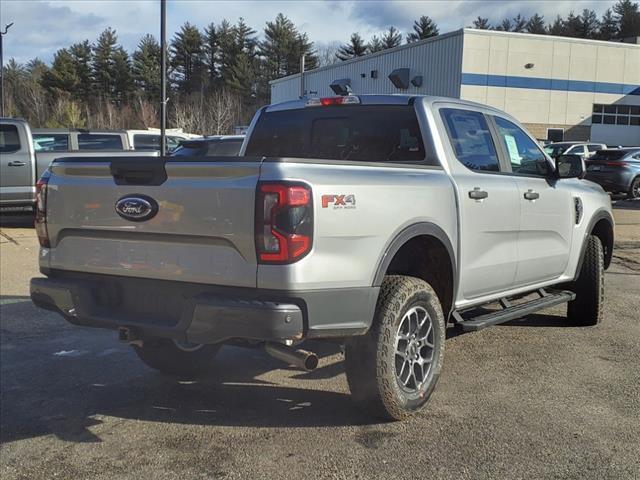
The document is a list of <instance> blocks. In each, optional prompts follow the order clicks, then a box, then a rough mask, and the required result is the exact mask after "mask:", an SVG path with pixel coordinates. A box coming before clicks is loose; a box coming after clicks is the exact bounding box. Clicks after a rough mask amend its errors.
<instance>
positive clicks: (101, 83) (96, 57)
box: [92, 28, 118, 100]
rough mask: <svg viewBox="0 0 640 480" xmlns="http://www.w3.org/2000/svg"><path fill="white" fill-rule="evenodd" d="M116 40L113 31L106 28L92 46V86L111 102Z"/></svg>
mask: <svg viewBox="0 0 640 480" xmlns="http://www.w3.org/2000/svg"><path fill="white" fill-rule="evenodd" d="M117 42H118V38H117V36H116V32H115V30H112V29H111V28H107V29H106V30H104V31H103V32H102V33H101V34H100V36H99V37H98V41H97V42H96V44H95V45H94V46H93V67H92V71H93V84H94V88H95V91H96V92H97V93H98V95H100V96H102V97H104V98H106V99H107V100H111V99H112V98H113V91H114V88H113V81H114V77H115V73H114V61H113V54H114V51H115V50H116V44H117Z"/></svg>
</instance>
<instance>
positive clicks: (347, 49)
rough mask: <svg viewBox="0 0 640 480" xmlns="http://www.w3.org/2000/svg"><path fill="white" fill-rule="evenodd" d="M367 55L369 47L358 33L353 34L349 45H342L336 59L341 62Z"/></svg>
mask: <svg viewBox="0 0 640 480" xmlns="http://www.w3.org/2000/svg"><path fill="white" fill-rule="evenodd" d="M366 53H367V46H366V44H365V43H364V40H363V39H362V37H361V36H360V35H359V34H358V33H352V34H351V38H350V39H349V43H347V44H345V45H342V46H341V47H340V48H339V49H338V51H337V52H336V57H338V58H339V59H340V60H349V59H350V58H355V57H361V56H362V55H365V54H366Z"/></svg>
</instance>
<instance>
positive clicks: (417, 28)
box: [407, 15, 440, 43]
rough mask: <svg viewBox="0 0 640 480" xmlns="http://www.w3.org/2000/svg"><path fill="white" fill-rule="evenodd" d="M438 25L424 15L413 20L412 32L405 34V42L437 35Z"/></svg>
mask: <svg viewBox="0 0 640 480" xmlns="http://www.w3.org/2000/svg"><path fill="white" fill-rule="evenodd" d="M439 34H440V31H439V30H438V25H436V23H435V22H434V21H433V20H432V19H431V18H429V17H428V16H426V15H422V16H421V17H420V18H419V19H418V20H415V21H414V22H413V32H411V33H410V34H409V35H407V43H411V42H415V41H418V40H423V39H425V38H430V37H435V36H436V35H439Z"/></svg>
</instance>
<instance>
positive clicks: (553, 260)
mask: <svg viewBox="0 0 640 480" xmlns="http://www.w3.org/2000/svg"><path fill="white" fill-rule="evenodd" d="M493 120H494V122H495V126H496V131H497V134H498V138H499V144H500V149H501V151H502V154H503V155H504V157H505V158H506V166H507V169H508V170H510V171H511V175H512V176H513V179H514V180H515V182H516V184H517V185H518V200H517V201H518V203H519V204H520V231H519V235H518V269H517V274H516V279H515V285H516V286H523V285H528V284H533V283H537V282H542V281H545V280H550V279H554V278H557V277H559V276H560V275H562V274H563V273H564V271H565V269H566V268H567V263H568V261H569V252H570V249H571V240H572V234H573V225H574V200H573V198H572V194H571V191H570V190H569V188H568V186H567V185H566V182H559V181H556V180H554V179H553V178H552V175H551V173H552V170H553V167H552V165H551V162H550V161H549V160H548V159H547V157H546V156H545V154H544V153H543V152H542V150H541V149H540V147H539V146H538V143H537V142H536V141H534V140H533V139H532V138H531V137H530V136H529V135H528V134H527V133H525V132H524V130H522V129H521V128H520V127H519V126H518V125H516V124H515V123H513V122H511V121H510V120H507V119H506V118H503V117H499V116H494V117H493ZM580 148H583V147H582V146H580Z"/></svg>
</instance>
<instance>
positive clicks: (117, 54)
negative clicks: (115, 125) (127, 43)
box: [113, 47, 133, 105]
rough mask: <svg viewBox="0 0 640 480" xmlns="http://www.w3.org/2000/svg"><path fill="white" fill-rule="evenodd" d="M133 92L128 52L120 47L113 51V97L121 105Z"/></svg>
mask: <svg viewBox="0 0 640 480" xmlns="http://www.w3.org/2000/svg"><path fill="white" fill-rule="evenodd" d="M132 93H133V76H132V74H131V60H130V59H129V54H128V53H127V52H126V50H125V49H124V48H122V47H118V48H116V49H115V51H114V52H113V98H114V100H115V101H116V103H117V104H118V105H122V104H123V103H125V102H126V101H127V100H129V98H130V97H131V94H132Z"/></svg>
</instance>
